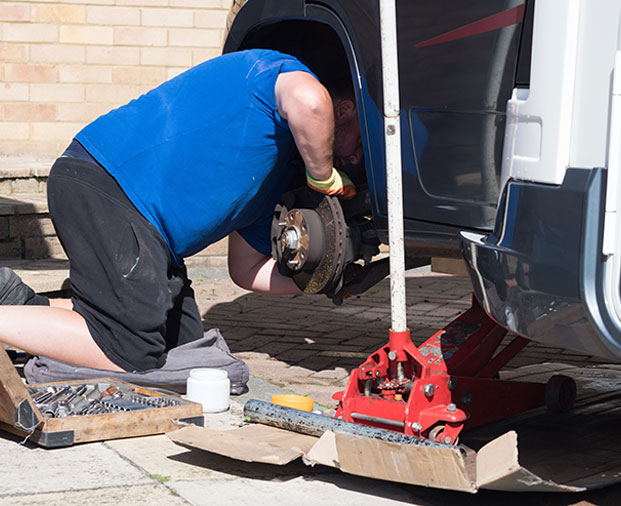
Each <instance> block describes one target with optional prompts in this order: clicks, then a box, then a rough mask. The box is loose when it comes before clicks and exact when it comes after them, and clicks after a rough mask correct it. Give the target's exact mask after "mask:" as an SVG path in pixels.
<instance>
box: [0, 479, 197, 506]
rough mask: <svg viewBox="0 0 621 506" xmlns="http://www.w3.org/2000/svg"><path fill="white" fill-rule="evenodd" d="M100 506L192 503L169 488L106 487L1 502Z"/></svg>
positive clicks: (0, 504) (0, 503)
mask: <svg viewBox="0 0 621 506" xmlns="http://www.w3.org/2000/svg"><path fill="white" fill-rule="evenodd" d="M86 504H96V505H97V506H120V505H123V504H131V505H136V506H140V505H144V506H147V505H156V504H165V505H170V506H177V505H187V504H188V502H187V501H186V500H185V499H183V498H182V497H180V496H179V495H178V494H176V493H175V491H174V490H173V489H171V488H169V487H166V486H164V485H160V484H153V485H134V486H127V487H105V488H104V487H102V488H93V489H89V490H80V491H67V492H54V493H49V494H27V495H14V496H9V497H2V498H0V506H5V505H6V506H50V505H52V506H53V505H62V506H84V505H86Z"/></svg>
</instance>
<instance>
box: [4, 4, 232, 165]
mask: <svg viewBox="0 0 621 506" xmlns="http://www.w3.org/2000/svg"><path fill="white" fill-rule="evenodd" d="M230 3H231V0H87V1H78V0H13V1H11V0H8V1H7V0H0V156H2V155H22V154H28V155H30V156H32V155H37V156H39V157H50V156H54V155H56V154H57V153H58V152H59V151H61V150H62V149H63V148H64V147H65V146H66V145H67V143H68V142H69V140H70V139H71V138H72V136H73V135H74V134H75V133H76V132H77V131H78V130H79V129H80V128H81V127H82V126H84V125H85V124H87V123H89V122H90V121H92V120H93V119H95V118H96V117H97V116H99V115H100V114H103V113H105V112H107V111H108V110H110V109H112V108H114V107H116V106H118V105H121V104H123V103H126V102H128V101H129V100H131V99H132V98H135V97H137V96H138V95H140V94H141V93H143V92H145V91H147V90H148V89H150V88H152V87H154V86H156V85H157V84H159V83H161V82H163V81H165V80H166V79H169V78H170V77H173V76H175V75H176V74H178V73H179V72H181V71H183V70H185V69H187V68H189V67H191V66H193V65H196V64H198V63H200V62H202V61H204V60H206V59H209V58H212V57H214V56H217V55H218V54H220V51H221V44H222V38H223V33H224V26H225V18H226V14H227V12H228V8H229V6H230Z"/></svg>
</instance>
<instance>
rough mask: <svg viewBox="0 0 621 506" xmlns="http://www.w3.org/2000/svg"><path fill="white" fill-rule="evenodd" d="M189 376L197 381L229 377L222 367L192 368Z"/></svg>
mask: <svg viewBox="0 0 621 506" xmlns="http://www.w3.org/2000/svg"><path fill="white" fill-rule="evenodd" d="M190 377H191V378H193V379H195V380H199V381H214V380H223V379H227V378H228V377H229V375H228V373H227V372H226V371H225V370H224V369H192V370H191V371H190Z"/></svg>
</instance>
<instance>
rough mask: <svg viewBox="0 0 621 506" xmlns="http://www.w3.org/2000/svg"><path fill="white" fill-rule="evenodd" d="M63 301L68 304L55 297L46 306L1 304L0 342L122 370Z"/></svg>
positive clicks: (83, 322)
mask: <svg viewBox="0 0 621 506" xmlns="http://www.w3.org/2000/svg"><path fill="white" fill-rule="evenodd" d="M57 301H58V302H57ZM67 303H69V306H70V305H71V301H68V300H66V299H65V300H63V299H56V300H54V301H51V304H52V305H50V306H1V307H0V342H2V343H6V344H8V345H11V346H15V347H17V348H19V349H21V350H24V351H26V352H28V353H31V354H33V355H45V356H47V357H50V358H53V359H55V360H60V361H62V362H66V363H68V364H72V365H80V366H85V367H94V368H97V369H106V370H110V371H123V369H121V368H120V367H119V366H118V365H116V364H115V363H114V362H112V361H111V360H110V359H109V358H108V357H106V355H104V353H103V351H101V349H100V348H99V347H98V346H97V345H96V344H95V341H94V340H93V338H92V337H91V334H90V332H89V331H88V327H87V326H86V321H85V320H84V318H82V316H81V315H80V314H79V313H76V312H75V311H71V310H70V309H69V307H68V306H67Z"/></svg>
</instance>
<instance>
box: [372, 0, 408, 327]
mask: <svg viewBox="0 0 621 506" xmlns="http://www.w3.org/2000/svg"><path fill="white" fill-rule="evenodd" d="M379 8H380V36H381V42H382V48H381V50H382V83H383V91H384V128H385V130H384V139H385V144H386V193H387V200H388V204H387V205H388V244H389V247H390V312H391V329H392V330H394V331H396V332H405V331H407V314H406V299H405V244H404V239H403V184H402V174H401V124H400V121H399V113H400V102H399V62H398V58H397V12H396V6H395V0H379Z"/></svg>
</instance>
